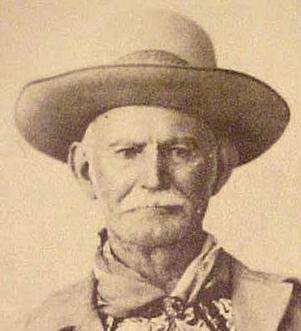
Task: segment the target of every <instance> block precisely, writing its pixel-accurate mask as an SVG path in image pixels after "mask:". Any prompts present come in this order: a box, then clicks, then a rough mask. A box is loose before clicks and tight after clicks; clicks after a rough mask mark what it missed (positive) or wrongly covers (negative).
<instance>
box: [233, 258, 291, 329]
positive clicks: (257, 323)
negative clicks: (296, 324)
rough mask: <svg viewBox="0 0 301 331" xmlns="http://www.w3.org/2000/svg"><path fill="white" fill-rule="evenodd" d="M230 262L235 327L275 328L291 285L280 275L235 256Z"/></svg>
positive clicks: (284, 310) (288, 297)
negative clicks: (256, 268)
mask: <svg viewBox="0 0 301 331" xmlns="http://www.w3.org/2000/svg"><path fill="white" fill-rule="evenodd" d="M232 266H233V269H232V284H233V293H232V304H233V311H234V314H235V315H234V318H235V325H236V328H237V331H240V330H243V331H276V330H278V327H279V325H280V322H281V320H282V318H283V316H284V314H285V312H286V309H287V307H288V304H289V301H290V298H291V294H292V289H293V285H292V284H290V283H288V282H286V281H285V279H283V278H281V277H280V276H276V275H270V274H265V273H261V272H254V271H251V270H249V269H247V268H246V267H245V266H244V265H242V264H241V263H240V262H238V261H236V260H235V263H232ZM292 331H293V330H292Z"/></svg>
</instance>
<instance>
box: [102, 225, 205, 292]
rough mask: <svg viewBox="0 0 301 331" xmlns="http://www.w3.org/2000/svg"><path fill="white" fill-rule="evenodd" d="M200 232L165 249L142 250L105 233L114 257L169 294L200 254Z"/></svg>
mask: <svg viewBox="0 0 301 331" xmlns="http://www.w3.org/2000/svg"><path fill="white" fill-rule="evenodd" d="M204 239H205V233H204V232H198V233H194V234H193V235H192V236H189V238H184V239H182V240H181V241H179V242H176V243H172V244H170V245H166V246H158V247H146V246H141V245H136V244H134V243H129V242H124V241H122V240H120V239H119V238H117V237H116V236H114V235H113V234H112V233H109V239H108V240H109V243H110V247H111V249H112V251H113V252H114V254H115V255H116V256H117V257H118V259H120V261H122V262H123V263H124V264H125V265H127V266H128V267H129V268H130V269H132V270H134V271H136V272H137V273H139V274H140V275H142V276H143V277H145V278H147V279H148V280H149V281H150V282H151V283H152V284H154V285H155V286H158V287H160V288H162V289H163V290H164V291H165V292H167V293H170V292H171V291H172V290H173V289H174V287H175V285H176V283H177V281H178V280H179V279H180V277H181V276H182V274H183V272H184V271H185V269H186V268H187V267H188V265H189V264H190V262H191V261H192V260H193V259H194V258H195V257H196V256H197V255H198V254H199V253H200V250H201V248H202V246H203V243H204Z"/></svg>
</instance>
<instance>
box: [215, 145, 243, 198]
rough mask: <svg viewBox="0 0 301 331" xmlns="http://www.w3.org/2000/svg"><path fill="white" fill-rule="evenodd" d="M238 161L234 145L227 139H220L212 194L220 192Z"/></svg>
mask: <svg viewBox="0 0 301 331" xmlns="http://www.w3.org/2000/svg"><path fill="white" fill-rule="evenodd" d="M238 161H239V155H238V152H237V150H236V148H235V146H233V145H232V144H230V143H229V141H227V140H223V141H221V142H220V143H219V145H218V151H217V171H216V180H215V184H214V187H213V193H212V195H216V194H217V193H218V192H220V190H221V188H222V187H223V186H224V185H225V184H226V182H227V181H228V180H229V178H230V176H231V174H232V171H233V170H234V168H235V167H236V166H237V164H238Z"/></svg>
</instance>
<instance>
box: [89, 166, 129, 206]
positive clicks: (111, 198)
mask: <svg viewBox="0 0 301 331" xmlns="http://www.w3.org/2000/svg"><path fill="white" fill-rule="evenodd" d="M108 164H111V166H110V165H109V166H108ZM113 164H114V162H112V163H109V162H106V165H103V166H102V165H101V164H98V166H97V168H96V171H95V180H96V187H97V193H98V196H99V197H100V198H101V199H102V200H103V202H105V203H106V204H107V205H108V206H110V207H111V208H115V207H116V206H117V205H118V203H119V202H120V201H121V200H122V199H123V197H124V196H126V195H127V193H128V192H130V191H131V189H132V187H133V185H134V183H135V176H134V174H135V172H134V171H133V170H132V169H129V168H125V167H118V166H116V163H115V164H114V166H112V165H113Z"/></svg>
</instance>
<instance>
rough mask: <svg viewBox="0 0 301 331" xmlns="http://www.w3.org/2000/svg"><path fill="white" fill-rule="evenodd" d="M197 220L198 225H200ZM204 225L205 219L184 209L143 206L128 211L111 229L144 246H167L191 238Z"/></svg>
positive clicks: (126, 240)
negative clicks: (169, 209) (200, 218)
mask: <svg viewBox="0 0 301 331" xmlns="http://www.w3.org/2000/svg"><path fill="white" fill-rule="evenodd" d="M196 223H197V224H196ZM200 227H201V222H199V221H198V222H196V221H195V218H193V217H192V216H189V215H187V214H186V213H185V212H184V211H183V210H181V211H180V210H178V211H177V212H175V211H174V210H173V211H171V212H168V211H167V210H161V209H155V208H154V209H151V208H145V209H139V210H136V211H132V212H129V213H124V214H123V215H122V216H121V217H119V218H118V222H114V224H111V231H113V232H114V234H115V235H116V236H117V237H118V238H119V239H120V240H121V241H124V242H128V243H131V244H134V245H137V246H144V247H150V248H152V247H159V246H161V247H164V246H170V245H172V244H173V243H175V242H179V241H181V240H184V239H185V240H187V237H189V236H193V234H195V232H196V231H197V230H198V229H197V228H200Z"/></svg>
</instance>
